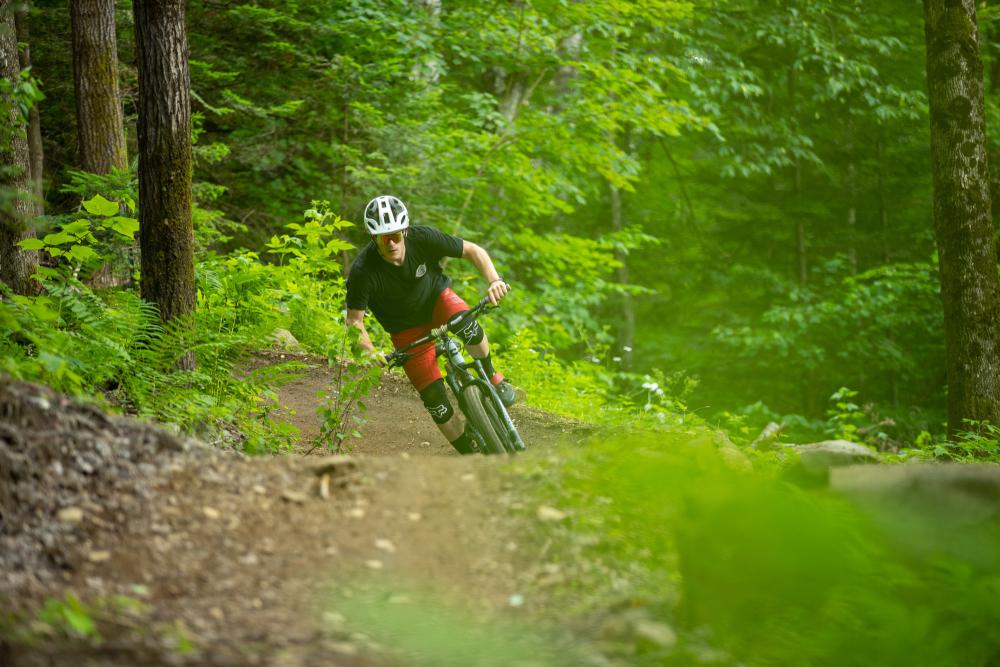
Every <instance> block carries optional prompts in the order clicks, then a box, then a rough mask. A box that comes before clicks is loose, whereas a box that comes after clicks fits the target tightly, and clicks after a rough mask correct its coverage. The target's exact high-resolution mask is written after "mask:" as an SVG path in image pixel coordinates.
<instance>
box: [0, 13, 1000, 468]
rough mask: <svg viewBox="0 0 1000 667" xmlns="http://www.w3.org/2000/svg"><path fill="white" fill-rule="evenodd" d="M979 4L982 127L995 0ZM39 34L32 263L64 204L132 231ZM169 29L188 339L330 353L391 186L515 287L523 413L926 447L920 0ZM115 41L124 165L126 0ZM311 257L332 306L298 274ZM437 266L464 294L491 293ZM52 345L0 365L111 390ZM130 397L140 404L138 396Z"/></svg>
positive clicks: (57, 35) (514, 370)
mask: <svg viewBox="0 0 1000 667" xmlns="http://www.w3.org/2000/svg"><path fill="white" fill-rule="evenodd" d="M979 9H980V12H979V28H980V30H979V35H980V41H981V51H982V55H983V58H984V61H985V70H986V79H987V80H986V104H987V116H988V120H989V121H993V120H994V119H996V117H997V109H998V108H1000V107H998V103H997V101H998V99H1000V98H998V96H997V79H998V78H1000V69H998V67H997V62H998V61H997V59H996V58H995V52H996V44H995V43H994V41H993V40H994V38H995V36H996V32H997V31H996V27H995V25H996V20H997V12H996V11H995V9H994V8H993V7H992V6H990V5H989V4H988V3H980V7H979ZM29 18H30V24H31V35H30V48H31V52H30V53H31V65H30V77H31V78H30V81H32V82H33V84H36V85H37V88H38V89H40V91H41V93H42V94H43V95H44V99H43V100H41V101H39V102H38V115H39V116H40V125H41V128H42V130H41V138H42V145H43V148H44V160H45V162H44V179H43V188H44V191H43V199H44V208H45V215H44V216H43V217H41V218H39V219H38V221H37V228H38V232H37V233H38V235H39V237H40V238H41V237H44V238H48V239H49V240H50V241H52V240H53V239H54V241H53V243H48V244H45V243H38V244H37V247H40V248H41V247H43V246H44V247H46V248H47V249H50V250H51V249H52V248H53V247H55V248H56V249H57V252H58V248H59V240H60V237H58V236H57V237H52V236H48V237H46V233H47V232H48V233H51V232H53V231H55V230H58V229H60V228H64V227H65V226H66V225H67V224H72V222H73V221H75V220H78V219H80V218H81V216H83V217H86V216H87V215H90V217H94V215H93V210H89V211H83V210H82V209H81V208H80V202H81V200H84V199H89V198H91V197H93V196H94V195H96V194H101V195H102V196H103V197H106V198H108V199H110V200H114V201H117V202H122V203H123V204H122V205H123V206H124V207H125V208H124V209H123V210H122V211H121V213H122V215H121V216H118V218H119V219H129V216H130V215H131V216H135V211H134V208H135V201H136V200H137V196H136V178H135V170H136V161H135V158H134V157H130V162H129V163H128V165H129V166H128V167H127V168H125V169H123V170H117V169H116V170H113V171H112V173H111V174H110V175H105V176H101V177H97V176H95V175H93V174H90V175H88V174H87V173H86V170H81V162H82V161H83V158H81V157H80V146H81V142H80V140H79V137H78V132H77V129H76V127H77V124H76V122H75V121H74V119H75V118H76V113H77V112H76V110H75V108H74V77H73V71H74V68H73V60H72V59H73V57H74V56H73V51H72V50H71V49H68V48H67V45H68V44H70V43H71V34H70V25H71V20H70V16H69V9H68V7H67V5H66V3H63V2H44V1H43V2H37V3H34V4H33V5H32V7H31V10H30V16H29ZM187 25H188V41H189V50H190V73H191V96H192V108H193V116H194V139H195V147H194V152H195V163H194V181H195V184H194V197H195V228H196V237H197V243H198V248H197V251H196V261H197V264H198V266H197V271H196V274H197V280H198V289H199V297H198V298H199V308H200V309H201V310H202V311H203V312H202V313H201V314H200V315H198V317H200V318H202V319H203V322H202V324H205V322H204V320H205V318H207V319H208V320H210V321H211V323H210V324H209V325H208V326H202V327H201V330H203V331H204V330H211V329H213V328H214V330H215V331H217V332H221V331H230V332H234V333H235V332H237V331H239V332H241V333H242V334H247V331H249V330H251V329H252V330H253V332H254V335H255V336H259V335H263V333H269V332H270V331H273V329H274V327H275V326H279V325H281V326H284V327H286V328H288V329H290V330H291V331H292V333H293V334H294V335H295V336H296V337H297V338H298V339H299V341H301V342H302V343H303V344H305V345H306V346H307V347H308V348H310V349H313V350H314V351H318V352H322V353H325V352H328V351H330V349H331V340H333V339H332V338H331V336H333V337H334V338H336V336H337V335H339V334H338V333H337V331H338V326H339V319H338V318H339V314H340V311H341V308H342V306H341V304H340V301H338V299H340V298H342V287H343V279H342V276H343V270H344V268H346V266H347V264H348V262H349V259H350V257H352V256H353V250H351V249H350V248H349V247H348V245H347V244H348V243H349V244H351V245H353V246H354V247H358V246H360V245H361V244H363V243H365V242H366V238H365V236H364V234H363V233H362V231H361V230H360V229H359V228H358V227H349V226H346V224H345V222H346V221H357V220H358V219H359V217H360V211H361V209H362V208H363V205H364V203H365V202H366V201H367V200H368V199H369V198H371V197H372V196H373V195H375V194H379V193H382V192H391V193H394V194H396V195H398V196H399V197H401V198H402V199H403V200H404V201H405V202H406V203H407V205H408V206H409V208H410V211H411V215H412V218H413V220H414V221H415V223H417V224H428V225H433V226H436V227H438V228H440V229H443V230H445V231H448V232H451V233H455V234H459V235H462V236H465V237H467V238H469V239H470V240H473V241H475V242H477V243H480V244H481V245H483V246H484V247H486V248H487V249H488V250H489V251H490V252H491V254H492V255H493V257H494V259H495V261H496V263H497V265H498V266H499V267H500V270H501V272H502V274H503V276H504V277H505V278H506V280H507V281H508V282H510V283H511V284H512V285H513V286H514V287H515V295H516V296H515V297H514V298H512V299H510V300H509V302H508V303H507V304H505V308H504V309H503V310H502V312H501V313H500V314H499V315H498V316H497V317H496V318H495V319H494V321H493V325H492V327H491V329H492V331H491V335H492V336H493V337H494V339H495V340H496V341H497V343H498V349H499V355H500V356H501V358H504V359H505V360H506V361H505V363H507V365H508V367H509V368H510V373H509V374H510V375H511V376H512V377H513V378H514V380H515V382H520V383H521V384H522V385H524V386H525V387H526V389H528V390H529V396H531V395H532V394H534V399H535V400H536V401H537V403H538V404H541V405H545V406H547V407H551V406H553V405H557V404H559V403H560V402H562V404H563V405H562V408H561V409H562V410H564V411H569V412H572V411H574V410H576V406H582V405H592V404H594V403H595V402H596V403H597V404H599V405H604V406H606V407H607V408H608V410H610V411H615V409H623V410H624V411H626V412H633V411H636V410H638V411H639V412H645V413H647V416H650V417H652V418H654V419H658V420H660V421H668V420H683V419H685V418H691V417H692V416H694V417H697V418H699V419H702V420H706V421H708V422H709V423H711V424H713V425H718V426H721V427H723V428H726V429H727V430H728V431H729V432H730V433H731V435H732V437H733V438H734V439H736V440H741V441H743V442H748V441H749V440H751V439H753V438H754V437H755V436H756V435H757V434H758V433H760V431H761V429H763V428H764V427H765V426H766V425H767V424H768V423H771V422H774V423H777V424H780V425H781V426H782V428H783V429H784V436H783V437H786V438H789V439H792V440H793V441H800V442H801V441H807V440H808V439H810V438H813V439H815V438H818V437H821V436H827V435H838V434H839V435H846V436H851V437H853V438H854V439H856V440H862V441H867V442H868V443H869V444H872V445H875V446H877V447H878V448H879V449H881V450H884V451H893V452H896V451H899V450H900V449H906V448H909V447H913V446H915V445H916V446H919V447H921V448H923V449H924V450H925V451H937V452H938V453H941V452H942V451H943V450H942V449H941V446H942V443H943V433H944V430H945V429H944V421H945V413H944V408H945V396H946V366H945V359H944V340H943V318H942V308H941V301H940V297H939V292H940V286H939V281H938V277H937V264H936V253H935V244H934V233H933V222H932V207H931V201H932V188H931V164H930V151H929V145H930V139H929V120H928V103H927V95H926V72H925V68H926V62H925V56H924V34H923V15H922V11H921V5H920V3H918V2H915V1H914V2H908V1H903V0H896V1H885V2H882V1H876V2H865V3H843V2H832V1H827V0H799V1H796V2H793V3H771V2H763V1H761V2H758V1H743V0H733V1H729V2H704V3H689V2H673V1H646V2H637V3H625V2H603V3H597V4H594V3H575V2H555V1H553V2H532V3H521V2H514V3H495V4H483V3H477V2H454V3H440V2H434V1H430V2H414V1H402V0H400V1H395V2H366V1H356V2H325V1H319V2H299V3H296V2H292V3H286V2H282V3H270V2H225V3H222V2H191V3H188V5H187ZM115 29H116V30H117V34H116V41H117V48H118V62H117V75H118V84H119V87H120V101H121V105H122V108H123V109H124V140H125V141H126V154H127V155H128V156H135V155H136V149H135V121H136V116H137V94H138V93H137V71H136V66H135V52H134V49H135V47H134V38H133V16H132V12H131V4H130V3H123V2H119V3H118V4H117V9H116V16H115ZM26 80H27V79H26ZM998 125H1000V123H998V122H988V123H987V126H988V128H993V129H992V132H991V134H990V146H989V147H990V154H991V157H992V156H995V154H996V151H997V147H998V133H997V130H996V127H997V126H998ZM997 162H998V161H997V160H996V159H992V160H991V164H993V165H995V164H997ZM991 183H992V184H993V189H994V191H995V187H996V178H995V177H994V178H992V180H991ZM9 201H10V198H9V197H8V202H9ZM320 202H325V203H320ZM305 209H310V211H311V214H310V215H311V217H310V218H309V219H310V220H312V223H311V224H312V225H313V229H314V232H315V233H313V235H312V236H310V235H309V231H308V230H307V229H306V227H307V226H308V225H305V226H304V224H305V223H303V219H302V211H303V210H305ZM105 213H106V216H107V217H106V220H108V221H110V220H111V219H112V218H114V217H115V216H114V215H112V213H113V212H112V211H106V212H105ZM95 219H96V218H95ZM289 224H293V225H295V224H298V225H299V226H298V227H294V228H292V233H291V234H289V233H288V229H289V228H288V225H289ZM111 227H112V223H111V222H108V223H107V224H106V225H104V228H106V229H111ZM96 229H97V226H95V230H96ZM123 229H126V230H127V229H128V224H127V223H125V227H124V228H123ZM315 230H321V231H318V232H316V231H315ZM327 235H329V236H327ZM111 236H112V237H113V236H114V235H113V234H112V235H111ZM119 236H126V233H125V232H122V234H120V235H119ZM66 238H68V237H63V240H65V239H66ZM91 238H92V239H93V247H94V248H96V249H97V250H96V254H97V257H96V258H94V257H91V256H90V255H89V254H88V255H87V256H86V257H82V256H81V257H73V258H70V259H72V260H73V261H71V262H69V265H70V266H71V267H72V269H73V277H74V278H79V279H81V280H84V281H87V280H90V278H91V276H92V274H95V273H97V272H98V270H103V271H105V272H107V271H108V269H107V268H106V267H105V268H104V269H100V267H101V266H103V264H102V262H103V263H107V262H111V263H112V264H114V262H115V261H118V262H119V264H122V262H124V264H123V265H124V266H125V268H124V269H121V268H120V267H119V268H118V269H116V270H117V271H119V273H121V272H122V271H123V270H124V273H125V274H126V275H127V274H128V272H129V271H130V270H134V267H131V268H130V267H129V265H128V258H129V253H128V252H127V244H125V245H123V244H121V243H118V246H119V247H118V248H117V250H115V249H114V248H112V246H114V243H111V242H110V240H109V239H106V238H105V237H101V238H98V237H91ZM334 238H336V239H338V240H337V241H335V242H333V243H330V241H331V239H334ZM79 240H80V239H79V238H76V241H79ZM76 241H74V243H76ZM67 247H68V246H67ZM309 248H312V250H309ZM78 252H80V251H78ZM303 252H305V255H303ZM306 255H307V256H306ZM115 257H118V260H115V259H114V258H115ZM133 259H134V258H133ZM290 259H291V260H292V261H294V262H298V264H297V265H296V268H295V269H294V271H292V272H291V273H286V274H284V275H283V277H276V276H277V274H276V273H274V272H275V271H278V270H279V269H278V268H277V266H284V267H285V268H286V269H289V268H292V267H291V265H290V264H289V260H290ZM98 260H100V261H98ZM303 262H306V263H308V264H309V268H308V269H303V268H302V267H303V266H304V264H303ZM251 265H252V268H251ZM239 267H244V269H245V273H243V274H241V275H243V282H242V283H241V284H240V285H233V284H227V283H226V281H227V280H229V281H232V280H233V278H232V276H231V275H229V274H231V272H232V271H233V270H234V269H235V268H239ZM303 270H305V275H309V276H310V277H312V278H314V279H317V280H319V279H322V280H323V281H324V285H325V287H323V288H322V289H320V292H322V294H319V293H318V292H316V289H319V288H315V287H313V288H308V287H305V286H304V285H302V284H298V283H295V281H294V280H293V277H292V273H294V272H295V271H297V272H298V274H299V275H300V276H301V275H303V273H302V271H303ZM449 270H450V271H451V272H453V273H454V274H455V276H456V278H457V281H458V283H459V285H460V287H461V291H462V292H463V294H464V295H466V296H467V297H468V298H475V296H476V294H477V293H478V292H479V291H481V288H482V286H481V285H480V284H479V283H478V282H477V280H478V279H477V277H476V276H473V275H471V274H469V273H467V272H464V271H465V270H466V267H461V266H458V265H454V264H453V265H452V266H451V267H450V269H449ZM255 272H256V273H255ZM275 280H277V281H278V283H280V288H279V286H278V283H275ZM289 281H291V282H289ZM265 283H266V285H265ZM90 284H91V285H93V284H94V283H93V281H92V280H90ZM234 290H235V291H236V292H239V290H247V291H248V293H249V292H253V293H254V294H255V295H256V300H255V301H253V303H255V304H256V306H257V307H256V308H255V309H253V312H252V314H244V315H239V316H235V315H231V313H230V314H229V315H226V314H224V311H225V308H224V306H225V307H228V306H232V304H233V303H236V302H240V303H242V304H244V305H245V304H246V303H248V302H249V301H248V300H247V299H243V300H242V301H240V296H239V294H237V293H234ZM255 290H256V291H255ZM269 290H270V291H269ZM275 290H277V291H275ZM310 290H312V292H310ZM307 293H308V294H307ZM304 295H306V296H305V298H304ZM310 295H311V296H310ZM303 301H307V302H309V303H310V306H316V307H315V308H311V309H310V310H309V314H308V315H307V314H305V313H306V310H305V309H302V308H299V305H300V304H301V303H302V302H303ZM119 305H120V304H119ZM35 308H36V310H37V309H38V308H39V306H38V305H37V304H36V305H35ZM136 308H139V307H138V306H136ZM139 309H140V310H141V308H139ZM324 311H325V312H324ZM213 312H214V313H215V316H214V318H213V315H212V313H213ZM318 313H324V314H322V315H320V314H318ZM35 315H37V312H36V313H35ZM35 315H22V316H18V315H16V314H15V315H11V314H8V315H7V318H8V321H9V322H13V321H14V320H16V319H17V318H18V317H24V318H28V319H30V318H31V317H34V316H35ZM227 317H231V321H228V324H227V323H226V322H227V320H226V318H227ZM43 319H44V317H43ZM22 325H23V326H27V325H25V324H24V322H22V323H21V324H19V325H18V326H19V327H20V326H22ZM29 328H30V327H29ZM202 343H205V344H207V341H204V340H203V341H202ZM382 344H383V345H386V341H385V339H384V338H383V339H382ZM50 347H52V348H53V351H52V353H53V355H55V356H54V357H53V358H51V359H48V360H46V361H44V362H43V363H36V362H35V361H32V360H28V361H26V360H25V359H24V358H21V359H20V361H19V360H18V358H17V356H16V354H13V353H12V355H13V356H11V357H10V358H8V360H7V361H6V362H5V363H6V370H7V371H8V372H9V373H12V374H13V375H15V376H21V377H29V378H30V377H35V378H36V379H42V380H43V381H46V382H47V383H49V384H52V385H54V386H56V387H57V388H66V389H74V388H75V389H81V388H84V386H87V387H89V389H90V391H91V393H99V392H98V391H94V390H95V389H97V390H101V391H104V392H106V393H107V392H113V391H115V390H117V389H118V388H120V387H121V386H122V385H123V384H128V383H127V382H123V381H122V380H121V378H120V377H118V378H117V379H113V380H109V377H108V376H113V375H115V373H113V372H107V370H106V369H105V370H104V371H100V372H95V371H94V369H93V368H90V369H89V370H85V367H86V365H87V362H85V361H83V360H82V359H81V357H82V356H87V355H84V353H82V352H79V351H76V352H69V351H68V350H67V349H65V348H60V347H59V346H58V345H53V346H50ZM236 347H239V346H238V345H237V346H236ZM9 349H11V350H13V349H14V348H9ZM92 356H97V355H96V353H92ZM224 356H225V355H221V356H220V355H219V354H217V355H216V357H215V361H216V362H218V361H219V359H220V358H221V357H224ZM167 366H168V367H169V364H167ZM209 366H211V364H209ZM203 367H204V364H203ZM102 375H103V376H105V377H101V376H102ZM39 376H40V377H39ZM553 380H554V381H553ZM140 384H141V383H140ZM74 385H76V386H74ZM131 391H132V392H133V393H136V392H138V390H137V389H136V387H135V385H134V384H133V386H132V389H131ZM206 391H208V390H207V389H206ZM226 391H229V392H230V393H231V388H230V389H227V390H226ZM126 393H128V390H126ZM140 393H141V392H140ZM209 393H213V392H209ZM214 393H215V394H216V401H215V402H216V403H217V402H219V401H218V397H219V396H221V395H222V394H224V393H226V392H223V391H222V390H220V389H219V388H218V387H216V388H215V390H214ZM249 393H252V392H249ZM244 398H246V397H244ZM121 402H123V403H125V404H126V405H129V404H132V405H133V406H136V405H138V406H139V408H140V411H142V402H143V399H142V398H141V397H139V396H129V397H126V398H125V399H124V400H122V401H121ZM161 402H162V401H161ZM203 403H212V401H203ZM252 403H253V402H252V401H249V404H252ZM210 407H211V409H212V410H215V412H216V413H217V414H219V415H221V414H223V413H224V412H225V410H222V409H220V408H219V406H218V405H212V406H210ZM147 409H148V410H150V411H152V412H154V413H162V412H163V411H164V410H165V409H167V408H166V407H164V406H162V405H161V406H158V407H149V406H147ZM205 409H208V408H206V407H205V405H202V407H200V408H199V407H197V406H193V405H192V406H188V407H186V408H184V410H185V411H186V412H184V413H183V414H181V413H178V414H173V415H168V416H169V417H171V418H170V419H167V420H168V421H175V422H180V423H182V425H183V424H185V423H186V424H192V423H201V422H202V420H201V419H200V418H199V417H197V416H196V415H199V414H202V413H203V412H204V411H205ZM159 416H161V417H162V416H164V415H163V414H160V415H159ZM845 429H846V430H845ZM934 447H937V449H936V450H935V449H934Z"/></svg>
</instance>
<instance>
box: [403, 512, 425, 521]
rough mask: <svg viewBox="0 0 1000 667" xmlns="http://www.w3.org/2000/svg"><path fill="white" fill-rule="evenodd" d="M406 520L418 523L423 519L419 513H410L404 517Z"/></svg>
mask: <svg viewBox="0 0 1000 667" xmlns="http://www.w3.org/2000/svg"><path fill="white" fill-rule="evenodd" d="M406 518H407V519H409V520H410V521H420V519H422V518H423V517H422V516H421V515H420V512H410V513H409V514H407V515H406Z"/></svg>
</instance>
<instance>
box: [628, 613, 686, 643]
mask: <svg viewBox="0 0 1000 667" xmlns="http://www.w3.org/2000/svg"><path fill="white" fill-rule="evenodd" d="M633 632H635V636H636V638H637V639H642V640H645V641H647V642H649V643H650V644H653V645H654V646H658V647H660V648H673V646H675V645H676V644H677V633H675V632H674V629H673V628H671V627H670V626H669V625H667V624H666V623H657V622H656V621H649V620H640V621H636V623H635V626H634V627H633Z"/></svg>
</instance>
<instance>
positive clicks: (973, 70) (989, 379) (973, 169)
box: [924, 0, 1000, 435]
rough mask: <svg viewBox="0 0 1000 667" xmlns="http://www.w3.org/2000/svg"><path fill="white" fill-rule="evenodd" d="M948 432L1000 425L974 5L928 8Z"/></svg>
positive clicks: (957, 0) (927, 4) (955, 2)
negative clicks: (984, 423)
mask: <svg viewBox="0 0 1000 667" xmlns="http://www.w3.org/2000/svg"><path fill="white" fill-rule="evenodd" d="M924 29H925V37H926V41H927V87H928V93H929V95H928V97H929V101H930V117H931V164H932V167H933V172H934V174H933V176H934V234H935V237H936V239H937V246H938V256H939V258H940V278H941V299H942V301H943V304H944V324H945V327H944V328H945V352H946V356H947V365H948V433H949V434H951V435H953V434H954V433H955V432H956V431H959V430H962V429H964V428H967V427H966V425H965V424H964V423H963V422H964V420H989V421H990V422H992V423H993V424H1000V340H998V338H1000V281H998V279H997V250H996V243H995V240H994V230H993V223H992V212H991V202H990V190H989V187H990V183H989V168H988V162H987V156H986V123H985V117H984V111H983V64H982V61H981V60H980V57H979V44H978V41H977V34H976V32H977V27H976V6H975V2H974V0H924Z"/></svg>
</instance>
